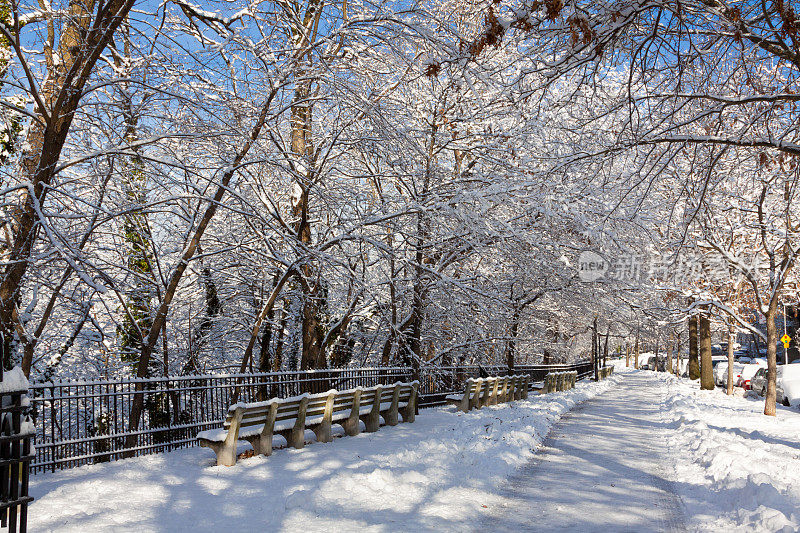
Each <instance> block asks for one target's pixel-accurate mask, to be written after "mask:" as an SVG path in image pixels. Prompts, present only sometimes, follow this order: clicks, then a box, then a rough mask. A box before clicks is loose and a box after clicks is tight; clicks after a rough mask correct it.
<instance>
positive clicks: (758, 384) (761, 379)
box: [750, 368, 767, 396]
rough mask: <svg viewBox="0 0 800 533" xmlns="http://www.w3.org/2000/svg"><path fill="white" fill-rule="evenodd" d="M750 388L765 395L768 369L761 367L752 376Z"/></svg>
mask: <svg viewBox="0 0 800 533" xmlns="http://www.w3.org/2000/svg"><path fill="white" fill-rule="evenodd" d="M750 390H752V391H753V392H755V393H756V394H758V395H759V396H764V395H765V394H766V393H767V369H766V368H759V369H758V371H757V372H756V373H755V375H754V376H753V377H752V378H750Z"/></svg>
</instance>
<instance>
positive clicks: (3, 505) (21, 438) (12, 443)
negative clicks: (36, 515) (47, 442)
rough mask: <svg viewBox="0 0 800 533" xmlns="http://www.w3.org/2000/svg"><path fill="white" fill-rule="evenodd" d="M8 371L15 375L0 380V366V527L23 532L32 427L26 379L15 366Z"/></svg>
mask: <svg viewBox="0 0 800 533" xmlns="http://www.w3.org/2000/svg"><path fill="white" fill-rule="evenodd" d="M11 372H14V373H15V374H16V375H13V374H12V376H11V377H12V379H6V380H4V379H3V377H4V376H3V369H2V365H0V528H2V529H4V530H6V531H8V532H9V533H16V532H20V533H25V531H26V530H27V523H28V504H29V503H30V502H31V501H33V498H32V497H31V496H30V495H29V494H28V480H29V473H30V464H31V460H32V459H33V455H32V453H31V441H32V439H33V434H32V432H33V426H32V425H31V423H30V420H29V419H28V413H29V404H28V401H27V395H26V387H27V380H26V379H25V377H24V375H23V374H22V370H20V369H19V368H14V369H13V370H12V371H11ZM9 373H10V372H9ZM9 373H7V374H6V377H8V374H9Z"/></svg>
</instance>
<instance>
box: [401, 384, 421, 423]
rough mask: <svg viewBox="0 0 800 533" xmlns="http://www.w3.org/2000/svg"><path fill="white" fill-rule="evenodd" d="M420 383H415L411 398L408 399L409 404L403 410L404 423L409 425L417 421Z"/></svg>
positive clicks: (412, 386) (412, 387)
mask: <svg viewBox="0 0 800 533" xmlns="http://www.w3.org/2000/svg"><path fill="white" fill-rule="evenodd" d="M418 387H419V382H418V381H415V382H414V383H412V385H411V396H409V397H408V404H407V405H406V406H405V407H404V408H403V422H408V423H409V424H410V423H412V422H413V421H414V420H416V416H417V388H418Z"/></svg>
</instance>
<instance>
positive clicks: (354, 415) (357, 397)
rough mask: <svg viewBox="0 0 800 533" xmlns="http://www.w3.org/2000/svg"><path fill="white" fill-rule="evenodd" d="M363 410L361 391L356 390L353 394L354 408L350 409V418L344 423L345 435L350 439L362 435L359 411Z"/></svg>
mask: <svg viewBox="0 0 800 533" xmlns="http://www.w3.org/2000/svg"><path fill="white" fill-rule="evenodd" d="M360 408H361V389H356V391H355V393H353V406H352V407H351V408H350V416H348V417H347V420H345V421H343V422H342V427H343V428H344V433H345V435H347V436H348V437H355V436H356V435H358V434H359V433H361V425H360V424H359V416H358V411H359V409H360Z"/></svg>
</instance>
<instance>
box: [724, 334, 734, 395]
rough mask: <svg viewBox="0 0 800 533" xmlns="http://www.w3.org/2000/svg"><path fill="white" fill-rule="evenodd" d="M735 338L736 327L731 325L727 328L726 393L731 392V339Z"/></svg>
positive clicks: (729, 393)
mask: <svg viewBox="0 0 800 533" xmlns="http://www.w3.org/2000/svg"><path fill="white" fill-rule="evenodd" d="M735 338H736V328H734V327H733V325H731V326H730V327H729V329H728V385H727V387H726V391H725V392H726V393H727V394H728V396H730V395H731V394H733V340H734V339H735Z"/></svg>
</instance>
